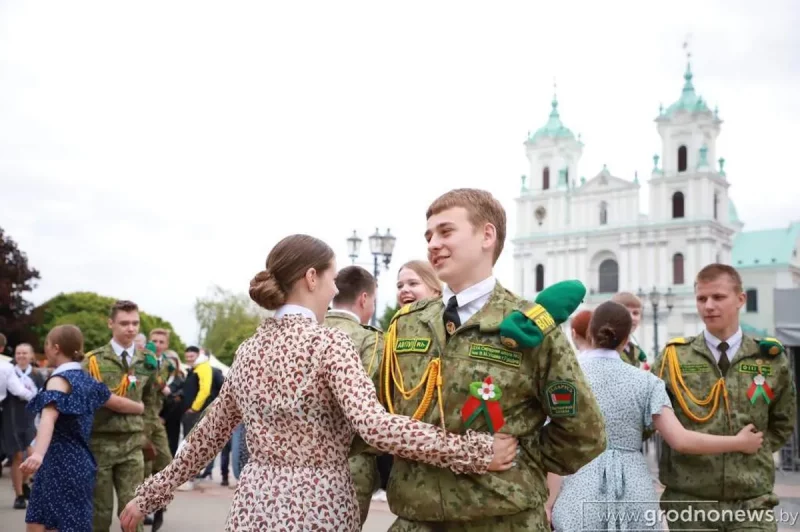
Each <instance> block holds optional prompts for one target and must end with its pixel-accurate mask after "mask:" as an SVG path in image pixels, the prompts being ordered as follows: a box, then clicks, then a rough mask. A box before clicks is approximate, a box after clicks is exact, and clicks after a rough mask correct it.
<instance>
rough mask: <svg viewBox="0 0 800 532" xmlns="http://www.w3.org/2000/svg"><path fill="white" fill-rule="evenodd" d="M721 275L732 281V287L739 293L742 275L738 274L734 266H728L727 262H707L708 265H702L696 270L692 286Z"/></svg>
mask: <svg viewBox="0 0 800 532" xmlns="http://www.w3.org/2000/svg"><path fill="white" fill-rule="evenodd" d="M723 275H727V276H728V277H729V278H730V280H731V282H732V283H733V289H734V291H735V292H736V293H737V294H741V293H742V292H743V289H742V276H741V275H739V272H737V271H736V268H734V267H733V266H728V265H727V264H718V263H714V264H709V265H708V266H704V267H703V269H701V270H700V271H699V272H697V277H695V281H694V287H695V288H697V283H711V282H714V281H716V280H717V279H719V278H720V277H722V276H723Z"/></svg>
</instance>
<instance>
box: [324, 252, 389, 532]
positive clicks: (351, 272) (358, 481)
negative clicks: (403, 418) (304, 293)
mask: <svg viewBox="0 0 800 532" xmlns="http://www.w3.org/2000/svg"><path fill="white" fill-rule="evenodd" d="M336 288H337V289H338V290H339V293H338V294H337V295H336V296H335V297H334V298H333V308H332V309H331V310H329V311H328V313H327V314H326V315H325V323H324V325H325V326H327V327H335V328H337V329H341V330H342V331H344V332H345V333H347V334H348V336H350V338H351V339H352V340H353V343H354V344H355V346H356V349H357V350H358V352H359V353H360V354H361V361H362V363H363V364H364V369H365V370H366V371H367V373H368V374H369V376H370V377H371V378H372V379H373V381H374V382H375V383H376V384H377V382H378V369H379V368H380V362H381V358H382V354H383V334H382V333H381V331H380V330H379V329H376V328H375V327H372V326H370V325H367V322H368V321H369V319H370V318H371V317H372V313H373V312H374V311H375V296H376V290H377V284H376V282H375V277H373V276H372V274H371V273H369V272H368V271H367V270H365V269H364V268H362V267H360V266H347V267H346V268H342V269H341V270H340V271H339V273H338V274H337V275H336ZM350 474H351V475H352V477H353V483H354V484H355V487H356V496H357V498H358V507H359V509H360V510H361V526H364V522H365V521H366V520H367V515H368V514H369V505H370V501H371V500H372V494H373V493H374V492H375V490H376V489H377V486H378V481H379V478H378V464H377V456H376V455H375V454H373V453H371V452H363V453H361V454H358V455H356V456H352V457H351V458H350Z"/></svg>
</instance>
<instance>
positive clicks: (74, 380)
mask: <svg viewBox="0 0 800 532" xmlns="http://www.w3.org/2000/svg"><path fill="white" fill-rule="evenodd" d="M73 364H74V365H73ZM62 368H64V369H62ZM56 376H58V377H62V378H64V379H66V380H67V381H69V383H70V385H71V386H72V390H71V391H70V393H62V392H59V391H55V390H46V389H45V390H42V391H41V392H40V393H39V394H38V395H37V396H36V397H34V398H33V400H31V402H30V403H28V409H30V410H31V411H32V412H37V413H38V412H41V411H42V409H44V407H46V406H47V405H50V404H52V405H54V406H55V407H56V409H57V410H58V413H59V414H58V419H56V424H55V428H54V429H53V438H52V440H51V441H50V447H49V448H48V449H47V452H46V453H45V455H44V459H43V461H42V465H41V467H40V468H39V470H38V471H37V472H36V476H35V477H34V480H33V490H32V491H31V498H30V502H29V504H28V512H27V514H26V515H25V522H27V523H38V524H43V525H45V528H46V529H48V530H49V529H55V530H59V532H90V531H91V530H92V503H93V493H94V484H95V478H96V476H97V463H96V462H95V460H94V456H93V455H92V452H91V451H90V450H89V437H90V435H91V433H92V423H93V421H94V414H95V411H96V410H97V409H98V408H100V407H101V406H103V405H104V404H105V403H106V401H108V399H109V397H110V396H111V392H110V391H109V389H108V387H107V386H106V385H104V384H103V383H101V382H97V381H96V380H94V379H93V378H92V377H91V376H89V375H88V374H87V373H85V372H84V371H83V370H82V369H80V365H79V364H78V363H75V362H69V363H67V364H63V365H61V366H59V367H58V368H56V371H54V372H53V375H52V376H51V377H50V378H53V377H56ZM45 388H46V385H45Z"/></svg>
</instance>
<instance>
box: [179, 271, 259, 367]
mask: <svg viewBox="0 0 800 532" xmlns="http://www.w3.org/2000/svg"><path fill="white" fill-rule="evenodd" d="M194 311H195V316H196V317H197V323H198V325H199V329H200V343H201V344H202V345H203V347H204V348H205V349H206V350H208V351H211V353H213V354H214V356H216V357H217V358H218V359H219V361H220V362H222V363H223V364H227V365H231V364H232V363H233V357H234V355H235V354H236V349H238V347H239V345H240V344H241V343H242V342H243V341H245V340H246V339H247V338H249V337H250V336H252V335H253V333H255V331H256V329H257V328H258V325H259V324H260V323H261V321H262V320H263V319H264V318H265V317H266V316H268V315H269V314H270V313H269V312H267V311H265V310H263V309H261V308H260V307H259V306H258V305H256V304H255V303H253V301H252V300H251V299H250V298H249V297H248V296H246V295H244V294H234V293H232V292H230V291H228V290H225V289H224V288H221V287H219V286H214V287H213V288H212V289H211V291H210V294H209V295H208V296H206V297H203V298H197V301H196V302H195V305H194Z"/></svg>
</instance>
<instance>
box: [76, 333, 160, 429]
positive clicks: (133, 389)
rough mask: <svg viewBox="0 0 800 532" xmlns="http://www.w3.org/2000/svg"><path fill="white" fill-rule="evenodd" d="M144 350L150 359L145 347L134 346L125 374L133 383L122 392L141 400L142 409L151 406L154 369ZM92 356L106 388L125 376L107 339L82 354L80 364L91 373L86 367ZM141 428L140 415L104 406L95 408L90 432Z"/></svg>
mask: <svg viewBox="0 0 800 532" xmlns="http://www.w3.org/2000/svg"><path fill="white" fill-rule="evenodd" d="M147 354H150V357H151V360H152V357H153V356H154V355H153V354H152V353H150V352H149V351H143V350H139V349H136V350H135V353H134V356H133V358H132V360H131V363H130V365H129V368H130V371H129V375H131V376H133V377H134V378H135V381H134V385H128V386H127V389H126V390H125V395H124V396H125V397H127V398H128V399H131V400H132V401H141V402H143V403H144V408H145V412H147V411H148V409H152V408H153V405H152V401H153V380H154V377H155V373H156V367H155V366H154V365H152V363H151V362H150V363H146V359H145V356H146V355H147ZM92 359H94V360H96V362H97V368H98V369H99V371H100V377H101V380H102V382H103V383H104V384H105V385H106V386H108V388H109V389H110V390H112V391H113V390H114V389H116V388H117V387H118V386H119V385H120V382H121V381H122V379H123V377H124V376H125V370H124V368H123V366H122V362H121V361H120V359H119V357H118V356H117V354H116V353H114V349H113V348H112V347H111V343H107V344H106V345H104V346H103V347H101V348H99V349H95V350H94V351H91V352H90V353H88V354H87V355H86V358H85V359H84V361H83V363H82V366H83V369H84V370H85V371H87V372H89V373H90V374H91V373H92V371H91V369H90V366H91V362H92ZM143 430H144V416H143V415H131V414H118V413H116V412H113V411H111V410H109V409H107V408H101V409H99V410H98V411H97V414H95V417H94V424H93V426H92V435H95V434H103V433H114V434H120V433H127V432H142V431H143Z"/></svg>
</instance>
